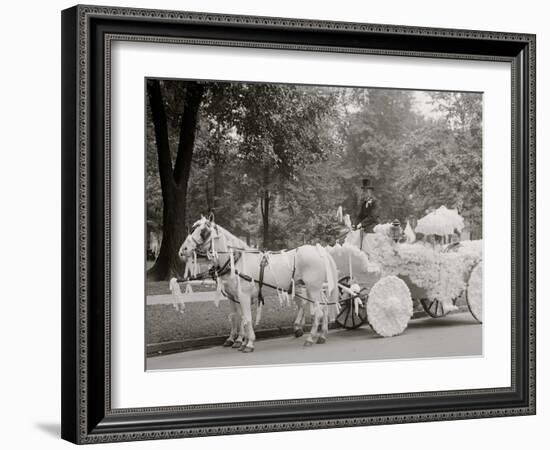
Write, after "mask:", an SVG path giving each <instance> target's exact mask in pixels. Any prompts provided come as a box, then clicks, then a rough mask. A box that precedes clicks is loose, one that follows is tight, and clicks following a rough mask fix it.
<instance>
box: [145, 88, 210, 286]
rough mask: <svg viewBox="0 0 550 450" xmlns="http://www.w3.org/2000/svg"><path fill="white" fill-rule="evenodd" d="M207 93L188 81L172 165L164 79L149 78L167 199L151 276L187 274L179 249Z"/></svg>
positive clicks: (150, 98)
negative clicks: (188, 188)
mask: <svg viewBox="0 0 550 450" xmlns="http://www.w3.org/2000/svg"><path fill="white" fill-rule="evenodd" d="M203 94H204V87H203V86H202V85H200V84H198V83H188V84H187V88H186V90H185V98H184V101H183V105H184V106H183V108H184V110H183V113H182V116H181V124H180V133H179V144H178V153H177V156H176V162H175V165H174V168H173V169H172V158H171V155H170V147H169V140H168V123H167V118H166V112H165V109H164V100H163V98H162V92H161V88H160V83H159V81H158V80H148V81H147V96H148V99H149V105H150V108H151V113H152V117H153V124H154V129H155V139H156V144H157V154H158V165H159V175H160V184H161V189H162V201H163V214H162V219H163V223H162V244H161V247H160V252H159V256H158V258H157V260H156V261H155V264H154V265H153V267H151V269H149V271H148V272H147V278H148V279H149V280H155V281H161V280H168V279H170V278H171V277H172V276H181V275H183V269H184V267H183V264H182V262H181V261H180V259H179V257H178V250H179V247H180V246H181V244H182V243H183V241H184V240H185V238H186V236H187V227H186V209H187V208H186V207H187V187H188V182H189V175H190V173H191V161H192V158H193V150H194V146H195V134H196V129H197V122H198V116H199V114H198V113H199V107H200V104H201V101H202V96H203Z"/></svg>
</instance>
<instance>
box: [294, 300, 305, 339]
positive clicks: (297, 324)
mask: <svg viewBox="0 0 550 450" xmlns="http://www.w3.org/2000/svg"><path fill="white" fill-rule="evenodd" d="M297 303H298V313H297V314H296V320H295V321H294V336H295V337H297V338H298V337H301V336H303V335H304V329H303V323H304V321H305V320H304V319H305V316H306V315H305V314H304V301H303V300H299V301H298V302H297Z"/></svg>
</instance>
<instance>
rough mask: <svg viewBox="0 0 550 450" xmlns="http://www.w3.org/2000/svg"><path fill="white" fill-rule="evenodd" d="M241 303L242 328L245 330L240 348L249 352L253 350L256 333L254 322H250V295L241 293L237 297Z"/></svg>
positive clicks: (244, 351)
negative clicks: (244, 338)
mask: <svg viewBox="0 0 550 450" xmlns="http://www.w3.org/2000/svg"><path fill="white" fill-rule="evenodd" d="M239 301H240V303H241V309H242V312H243V322H244V329H245V332H246V343H245V344H244V347H243V349H242V351H243V353H250V352H253V351H254V341H255V340H256V335H255V334H254V324H253V322H252V304H251V303H252V300H251V298H250V295H247V294H242V295H241V296H240V297H239Z"/></svg>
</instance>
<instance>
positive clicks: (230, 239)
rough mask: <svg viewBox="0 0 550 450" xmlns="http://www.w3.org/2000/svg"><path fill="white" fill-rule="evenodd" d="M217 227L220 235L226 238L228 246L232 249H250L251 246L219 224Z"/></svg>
mask: <svg viewBox="0 0 550 450" xmlns="http://www.w3.org/2000/svg"><path fill="white" fill-rule="evenodd" d="M215 225H216V227H217V229H218V233H220V234H222V235H223V236H224V238H225V241H226V243H227V245H230V246H231V247H236V248H243V249H250V246H249V245H247V243H246V242H244V241H243V240H241V239H239V238H238V237H237V236H235V235H234V234H232V233H230V232H229V231H227V230H226V229H225V228H224V227H222V226H221V225H218V224H215Z"/></svg>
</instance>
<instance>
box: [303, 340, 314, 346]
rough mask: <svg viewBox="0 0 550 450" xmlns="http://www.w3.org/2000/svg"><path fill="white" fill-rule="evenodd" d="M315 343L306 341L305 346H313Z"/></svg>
mask: <svg viewBox="0 0 550 450" xmlns="http://www.w3.org/2000/svg"><path fill="white" fill-rule="evenodd" d="M312 345H313V342H311V341H305V342H304V347H311V346H312Z"/></svg>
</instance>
